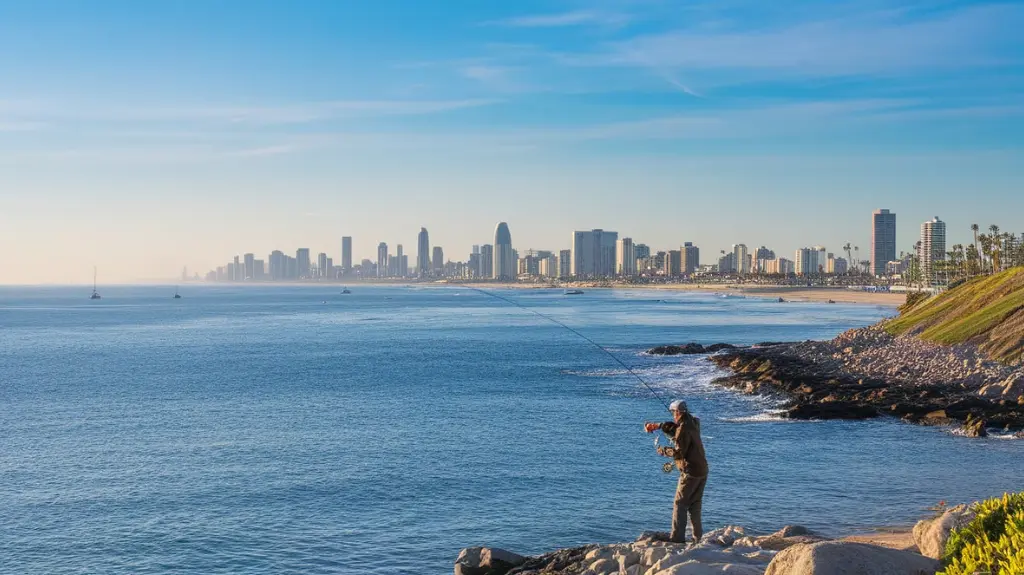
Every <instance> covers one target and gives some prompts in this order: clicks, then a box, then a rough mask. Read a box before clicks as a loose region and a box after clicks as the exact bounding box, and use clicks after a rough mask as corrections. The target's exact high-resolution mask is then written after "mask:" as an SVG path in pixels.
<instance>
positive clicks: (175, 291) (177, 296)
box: [174, 286, 181, 299]
mask: <svg viewBox="0 0 1024 575" xmlns="http://www.w3.org/2000/svg"><path fill="white" fill-rule="evenodd" d="M174 299H181V294H180V293H178V286H174Z"/></svg>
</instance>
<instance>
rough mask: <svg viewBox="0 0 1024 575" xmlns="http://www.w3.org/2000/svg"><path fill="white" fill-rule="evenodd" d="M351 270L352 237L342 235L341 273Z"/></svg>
mask: <svg viewBox="0 0 1024 575" xmlns="http://www.w3.org/2000/svg"><path fill="white" fill-rule="evenodd" d="M351 271H352V237H351V236H342V238H341V273H343V274H347V273H349V272H351Z"/></svg>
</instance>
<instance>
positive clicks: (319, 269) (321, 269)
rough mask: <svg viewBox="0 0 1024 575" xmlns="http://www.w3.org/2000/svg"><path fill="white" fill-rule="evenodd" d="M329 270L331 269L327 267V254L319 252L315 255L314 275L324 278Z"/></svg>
mask: <svg viewBox="0 0 1024 575" xmlns="http://www.w3.org/2000/svg"><path fill="white" fill-rule="evenodd" d="M330 272H331V270H329V269H328V267H327V254H325V253H324V252H320V253H319V254H317V255H316V276H317V277H320V278H325V277H327V276H328V274H330Z"/></svg>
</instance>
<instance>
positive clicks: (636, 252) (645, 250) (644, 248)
mask: <svg viewBox="0 0 1024 575" xmlns="http://www.w3.org/2000/svg"><path fill="white" fill-rule="evenodd" d="M633 256H634V257H636V259H638V260H642V259H644V258H649V257H651V248H650V246H648V245H647V244H634V245H633Z"/></svg>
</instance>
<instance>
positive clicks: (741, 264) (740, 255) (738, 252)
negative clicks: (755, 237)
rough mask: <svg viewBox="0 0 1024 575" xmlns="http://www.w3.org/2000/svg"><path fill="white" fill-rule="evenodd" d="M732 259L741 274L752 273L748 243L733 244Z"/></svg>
mask: <svg viewBox="0 0 1024 575" xmlns="http://www.w3.org/2000/svg"><path fill="white" fill-rule="evenodd" d="M732 260H733V265H734V266H736V273H738V274H740V275H746V274H749V273H750V255H748V252H747V245H746V244H733V246H732Z"/></svg>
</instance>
